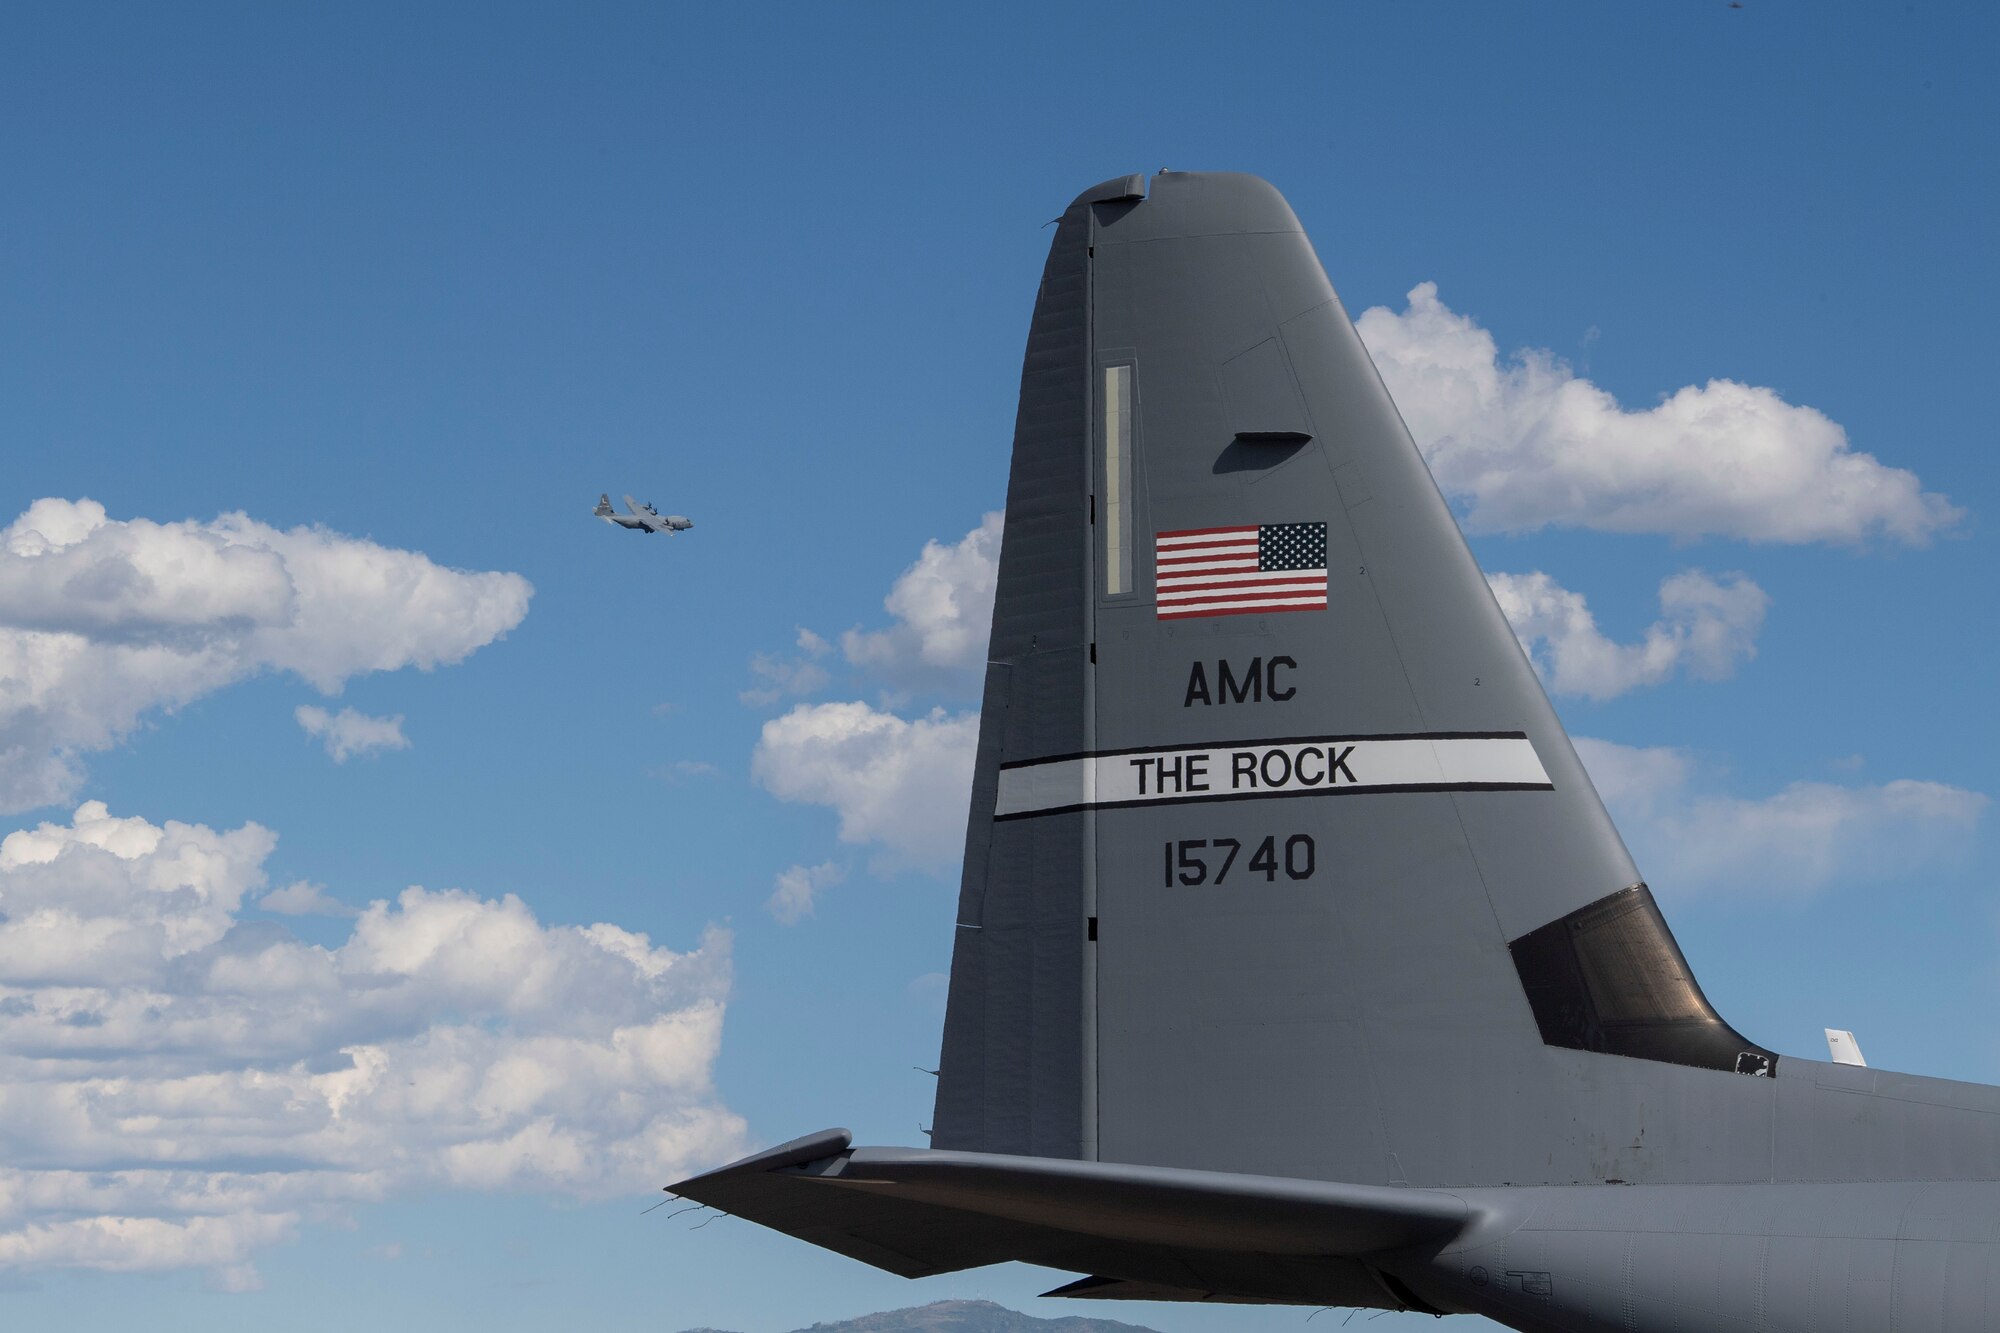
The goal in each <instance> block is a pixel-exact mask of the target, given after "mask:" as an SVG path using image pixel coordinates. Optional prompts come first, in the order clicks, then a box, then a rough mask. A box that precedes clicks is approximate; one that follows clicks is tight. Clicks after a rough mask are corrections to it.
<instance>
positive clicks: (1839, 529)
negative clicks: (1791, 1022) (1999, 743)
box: [1355, 282, 1963, 545]
mask: <svg viewBox="0 0 2000 1333" xmlns="http://www.w3.org/2000/svg"><path fill="white" fill-rule="evenodd" d="M1355 327H1356V329H1358V330H1359V332H1360V334H1361V338H1362V341H1363V342H1364V343H1366V344H1367V346H1368V352H1369V355H1370V356H1372V357H1373V358H1374V360H1375V365H1376V367H1377V369H1379V370H1380V371H1381V373H1382V379H1383V381H1384V382H1385V383H1386V384H1387V385H1388V387H1389V392H1390V395H1391V396H1392V397H1394V398H1395V400H1396V405H1397V406H1398V407H1399V408H1401V409H1402V412H1403V418H1404V420H1405V421H1406V422H1408V423H1409V427H1410V433H1411V434H1412V435H1413V436H1415V438H1416V441H1417V445H1418V447H1419V448H1420V449H1422V451H1423V454H1424V457H1425V459H1426V460H1427V461H1428V462H1429V463H1430V466H1431V472H1432V474H1433V475H1434V476H1436V478H1437V481H1438V485H1439V486H1440V487H1442V488H1443V489H1444V491H1445V493H1446V494H1447V495H1450V496H1452V497H1453V498H1454V499H1455V500H1458V501H1460V502H1462V503H1465V504H1466V505H1467V508H1466V510H1465V512H1464V515H1463V517H1464V521H1465V523H1466V526H1467V527H1468V528H1470V529H1472V530H1474V531H1479V532H1528V531H1532V530H1534V529H1537V528H1543V527H1551V526H1554V527H1577V528H1591V529H1595V530H1597V531H1600V532H1647V533H1664V534H1667V535H1669V536H1673V537H1680V538H1694V537H1705V536H1720V537H1738V538H1742V539H1745V540H1748V541H1764V542H1787V543H1800V542H1835V543H1856V542H1862V541H1866V540H1870V539H1884V540H1889V541H1896V542H1902V543H1905V544H1909V545H1922V544H1924V543H1926V542H1928V541H1929V540H1930V539H1931V538H1932V537H1934V536H1936V535H1937V534H1938V533H1940V532H1943V531H1945V530H1947V529H1949V528H1950V527H1951V526H1952V525H1953V524H1954V523H1956V522H1957V521H1958V520H1959V519H1960V518H1961V517H1962V516H1963V511H1962V510H1960V509H1958V508H1956V507H1954V506H1953V505H1952V504H1951V503H1950V501H1948V500H1947V499H1945V497H1943V496H1941V495H1936V494H1933V493H1931V492H1928V491H1925V490H1924V489H1923V488H1922V485H1921V483H1919V482H1918V480H1917V478H1916V476H1915V474H1914V473H1911V472H1907V471H1905V470H1903V469H1901V468H1892V467H1885V466H1884V465H1883V464H1881V463H1880V462H1878V461H1877V460H1876V459H1875V457H1874V456H1873V455H1871V454H1865V453H1857V452H1856V451H1855V450H1854V449H1853V448H1852V447H1851V446H1850V445H1849V443H1848V439H1847V432H1846V431H1844V430H1842V429H1841V427H1840V426H1839V425H1838V424H1837V423H1835V422H1833V421H1831V420H1829V419H1828V418H1827V417H1826V416H1825V415H1824V414H1823V413H1820V412H1817V411H1815V410H1814V409H1812V408H1810V407H1801V406H1797V405H1794V404H1791V403H1787V402H1786V401H1785V400H1784V399H1783V398H1781V397H1780V396H1779V395H1778V394H1777V392H1776V391H1774V390H1772V389H1766V388H1759V387H1756V386H1754V385H1748V384H1738V383H1736V382H1735V381H1733V380H1710V381H1709V382H1708V383H1707V384H1705V385H1700V386H1696V385H1688V386H1686V387H1684V388H1681V389H1678V390H1676V391H1675V392H1673V393H1672V394H1670V395H1668V396H1666V397H1665V398H1663V399H1662V400H1661V401H1660V402H1659V403H1658V404H1657V405H1656V406H1654V407H1651V408H1648V409H1646V410H1645V411H1639V412H1633V411H1627V410H1626V409H1624V408H1622V407H1620V406H1619V405H1618V402H1617V400H1616V399H1614V398H1613V397H1612V396H1611V395H1610V394H1608V393H1606V392H1605V391H1604V390H1602V389H1600V388H1598V387H1597V386H1596V385H1595V384H1592V383H1591V382H1590V381H1589V380H1587V379H1583V378H1581V377H1579V376H1578V375H1577V374H1576V373H1575V372H1574V371H1573V370H1571V369H1570V367H1569V366H1567V365H1565V364H1564V363H1563V362H1561V361H1560V360H1558V359H1556V358H1555V357H1554V356H1552V355H1550V354H1549V353H1548V352H1544V351H1533V350H1529V351H1522V352H1519V353H1517V354H1516V355H1515V356H1513V357H1511V358H1505V359H1503V358H1502V357H1501V356H1500V354H1499V349H1498V347H1497V345H1496V344H1495V342H1494V340H1493V335H1492V334H1491V333H1488V332H1487V331H1486V330H1485V329H1483V328H1481V327H1480V326H1479V325H1478V324H1477V323H1476V322H1474V321H1473V320H1472V319H1471V318H1469V317H1467V316H1465V315H1461V314H1459V313H1457V312H1456V311H1454V310H1452V309H1450V308H1449V307H1448V306H1446V305H1445V304H1444V302H1442V301H1441V300H1439V299H1438V293H1437V284H1436V283H1431V282H1426V283H1420V284H1418V285H1417V286H1416V287H1414V288H1412V289H1411V291H1410V294H1409V303H1408V305H1407V306H1406V307H1405V308H1404V310H1403V311H1402V312H1401V313H1398V312H1396V311H1393V310H1390V309H1388V308H1387V307H1386V306H1375V307H1373V308H1371V309H1369V310H1365V311H1363V312H1362V314H1361V318H1360V319H1358V320H1356V321H1355Z"/></svg>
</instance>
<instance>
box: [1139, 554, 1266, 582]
mask: <svg viewBox="0 0 2000 1333" xmlns="http://www.w3.org/2000/svg"><path fill="white" fill-rule="evenodd" d="M1256 568H1257V558H1256V557H1255V556H1251V557H1250V558H1249V559H1247V560H1190V561H1189V562H1188V563H1186V564H1185V565H1161V566H1160V577H1161V578H1179V577H1181V576H1182V575H1184V574H1190V573H1193V572H1194V571H1195V570H1198V569H1256Z"/></svg>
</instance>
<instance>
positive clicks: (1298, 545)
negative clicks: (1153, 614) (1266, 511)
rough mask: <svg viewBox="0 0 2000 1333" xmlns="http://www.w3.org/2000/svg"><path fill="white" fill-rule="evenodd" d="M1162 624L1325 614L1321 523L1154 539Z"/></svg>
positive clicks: (1192, 531)
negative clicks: (1198, 618)
mask: <svg viewBox="0 0 2000 1333" xmlns="http://www.w3.org/2000/svg"><path fill="white" fill-rule="evenodd" d="M1153 560H1154V567H1155V571H1156V572H1155V575H1154V579H1155V582H1156V583H1157V584H1158V588H1159V598H1158V602H1159V609H1158V612H1157V614H1158V616H1159V618H1160V619H1161V620H1188V619H1191V618H1193V617H1195V616H1247V615H1264V614H1268V613H1271V612H1275V611H1324V610H1325V609H1326V524H1324V523H1252V524H1248V525H1246V526H1242V527H1234V528H1188V529H1186V530H1184V531H1181V532H1162V533H1158V534H1156V536H1155V537H1154V541H1153Z"/></svg>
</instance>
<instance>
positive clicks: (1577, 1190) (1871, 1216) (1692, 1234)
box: [1386, 1181, 2000, 1333]
mask: <svg viewBox="0 0 2000 1333" xmlns="http://www.w3.org/2000/svg"><path fill="white" fill-rule="evenodd" d="M1462 1194H1463V1197H1464V1198H1465V1200H1466V1202H1467V1203H1468V1204H1470V1205H1471V1206H1472V1207H1473V1208H1474V1209H1475V1210H1478V1211H1482V1212H1484V1213H1486V1214H1487V1217H1486V1220H1485V1222H1484V1223H1482V1224H1480V1225H1478V1226H1476V1227H1475V1228H1473V1229H1472V1230H1471V1231H1470V1232H1469V1233H1468V1234H1467V1235H1466V1236H1465V1237H1463V1238H1461V1239H1460V1240H1459V1241H1457V1242H1455V1243H1454V1244H1452V1245H1451V1246H1449V1247H1447V1248H1446V1249H1445V1250H1444V1251H1443V1252H1442V1253H1440V1254H1438V1255H1437V1256H1436V1257H1435V1258H1434V1259H1431V1260H1429V1261H1428V1262H1423V1263H1420V1264H1419V1265H1417V1266H1413V1267H1407V1268H1406V1267H1404V1266H1402V1265H1400V1264H1393V1263H1392V1264H1389V1265H1386V1269H1387V1271H1391V1272H1401V1273H1403V1274H1404V1280H1405V1281H1406V1282H1407V1283H1408V1284H1409V1285H1410V1287H1411V1288H1412V1289H1413V1290H1414V1291H1416V1292H1417V1293H1419V1294H1420V1295H1421V1296H1422V1298H1423V1299H1425V1300H1427V1301H1429V1302H1431V1303H1433V1304H1435V1305H1436V1306H1437V1307H1438V1308H1439V1309H1441V1310H1449V1311H1455V1312H1462V1313H1478V1314H1484V1315H1486V1316H1488V1317H1489V1318H1493V1319H1497V1320H1499V1321H1501V1322H1503V1323H1505V1324H1507V1325H1508V1326H1510V1327H1512V1328H1517V1329H1523V1330H1529V1331H1531V1333H1532V1331H1533V1330H1560V1331H1561V1333H1598V1331H1599V1330H1603V1331H1604V1333H1611V1331H1612V1330H1618V1331H1619V1333H1669V1331H1670V1330H1671V1331H1681V1330H1735V1329H1743V1330H1751V1329H1756V1330H1763V1331H1767V1333H1842V1331H1848V1333H1882V1331H1883V1330H1890V1329H1893V1330H1896V1333H1990V1330H1992V1329H1994V1328H1995V1327H2000V1238H1996V1229H1997V1228H2000V1183H1995V1182H1982V1181H1974V1182H1964V1181H1958V1182H1895V1183H1852V1184H1800V1185H1653V1186H1630V1187H1623V1188H1621V1187H1616V1186H1612V1187H1606V1186H1574V1187H1539V1188H1527V1189H1514V1190H1497V1191H1482V1190H1470V1191H1464V1192H1462Z"/></svg>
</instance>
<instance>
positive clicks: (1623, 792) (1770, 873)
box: [1576, 737, 1989, 893]
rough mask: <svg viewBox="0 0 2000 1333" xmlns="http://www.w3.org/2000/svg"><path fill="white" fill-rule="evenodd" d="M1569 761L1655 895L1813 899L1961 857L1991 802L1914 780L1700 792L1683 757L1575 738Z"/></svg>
mask: <svg viewBox="0 0 2000 1333" xmlns="http://www.w3.org/2000/svg"><path fill="white" fill-rule="evenodd" d="M1576 752H1577V755H1578V757H1579V758H1581V759H1582V760H1583V764H1584V767H1585V768H1586V769H1588V770H1589V772H1590V778H1591V781H1592V783H1594V784H1595V785H1596V787H1597V790H1598V794H1599V795H1601V796H1602V797H1603V798H1604V803H1605V805H1606V806H1607V807H1608V808H1609V809H1610V811H1611V813H1612V816H1613V817H1614V818H1615V819H1616V820H1617V822H1618V828H1619V831H1620V832H1621V833H1622V834H1624V836H1625V841H1626V842H1627V843H1628V844H1629V845H1630V846H1631V848H1632V852H1633V855H1634V857H1635V858H1636V859H1637V860H1638V862H1639V864H1640V866H1641V867H1642V868H1643V869H1644V871H1645V873H1646V877H1647V879H1648V880H1649V881H1650V882H1651V883H1652V884H1653V886H1654V887H1655V888H1656V889H1661V890H1663V891H1666V892H1676V891H1680V890H1695V889H1720V890H1727V891H1731V892H1742V893H1784V892H1793V893H1797V892H1808V891H1811V890H1815V889H1820V888H1824V887H1826V886H1827V885H1830V884H1834V883H1838V882H1842V881H1855V880H1865V879H1881V878H1888V877H1895V876H1903V875H1908V874H1911V873H1913V872H1916V871H1918V870H1921V869H1923V868H1924V867H1926V866H1928V865H1934V864H1939V863H1948V862H1951V861H1953V860H1956V859H1958V858H1960V857H1962V856H1964V855H1965V853H1966V852H1967V851H1968V849H1969V845H1970V840H1971V834H1972V832H1973V829H1974V828H1975V827H1976V825H1977V824H1978V822H1979V820H1980V818H1981V816H1982V815H1984V813H1985V811H1986V807H1987V805H1988V804H1989V801H1988V799H1987V798H1986V797H1985V796H1983V795H1981V794H1980V793H1978V792H1974V791H1967V790H1965V789H1964V788H1962V787H1952V786H1947V785H1946V784H1944V783H1941V782H1923V781H1918V780H1914V779H1909V778H1903V779H1898V780H1897V781H1894V782H1886V783H1881V784H1878V785H1860V784H1854V785H1849V784H1835V783H1827V782H1794V783H1791V784H1790V785H1789V786H1787V787H1785V788H1784V789H1783V790H1781V791H1779V792H1777V793H1775V794H1773V795H1770V796H1763V797H1739V796H1729V795H1723V794H1719V793H1715V792H1704V791H1701V790H1698V789H1697V785H1696V777H1697V772H1696V767H1695V765H1694V762H1693V760H1692V759H1690V758H1689V756H1688V755H1687V754H1686V753H1684V752H1682V751H1679V750H1675V749H1670V748H1664V747H1651V748H1648V747H1635V746H1629V745H1618V744H1614V743H1613V742H1610V741H1602V740H1594V739H1591V738H1589V737H1578V738H1577V740H1576Z"/></svg>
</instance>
